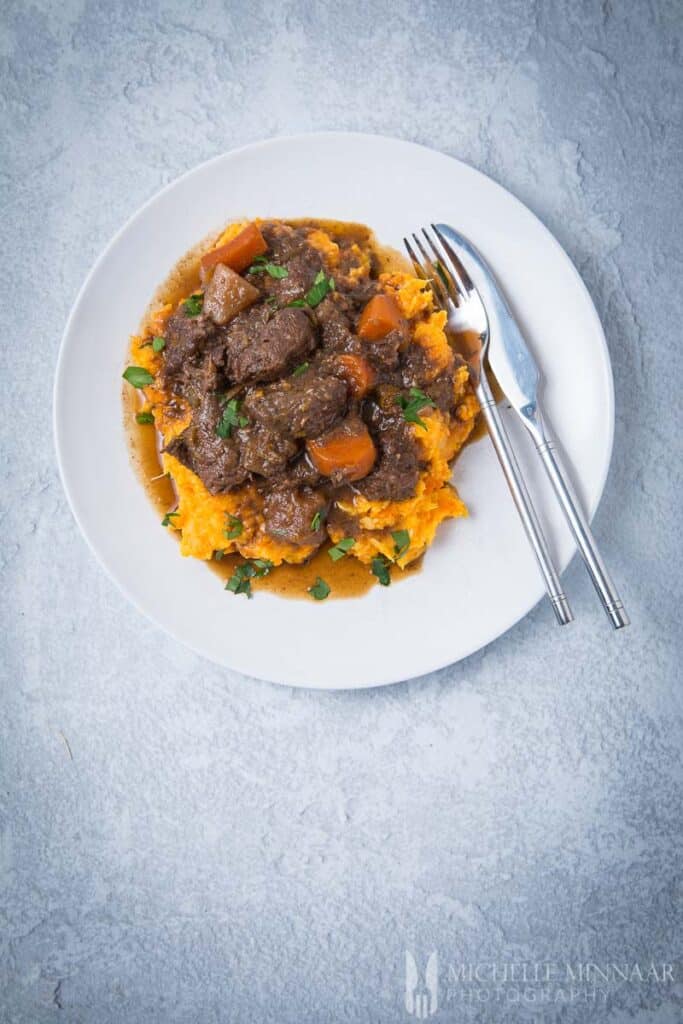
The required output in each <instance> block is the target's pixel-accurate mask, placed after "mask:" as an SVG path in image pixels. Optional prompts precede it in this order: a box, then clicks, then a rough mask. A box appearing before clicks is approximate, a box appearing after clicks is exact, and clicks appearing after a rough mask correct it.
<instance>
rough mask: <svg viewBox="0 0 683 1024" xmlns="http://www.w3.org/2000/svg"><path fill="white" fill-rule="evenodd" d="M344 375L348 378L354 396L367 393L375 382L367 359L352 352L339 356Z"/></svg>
mask: <svg viewBox="0 0 683 1024" xmlns="http://www.w3.org/2000/svg"><path fill="white" fill-rule="evenodd" d="M339 362H340V363H341V366H342V369H343V372H344V376H345V377H346V379H347V380H348V382H349V384H350V386H351V391H352V392H353V394H354V397H356V398H362V397H363V395H367V393H368V391H370V390H371V389H372V388H373V387H374V384H375V371H374V370H373V368H372V367H371V366H370V363H369V362H368V361H367V359H363V357H362V356H354V355H352V354H350V353H349V354H348V355H343V356H339Z"/></svg>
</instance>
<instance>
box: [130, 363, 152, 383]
mask: <svg viewBox="0 0 683 1024" xmlns="http://www.w3.org/2000/svg"><path fill="white" fill-rule="evenodd" d="M123 379H124V380H127V381H128V383H129V384H132V385H133V387H134V388H146V387H147V385H148V384H153V383H154V377H153V376H152V374H151V373H150V372H149V370H145V369H144V367H142V366H129V367H128V369H127V370H124V371H123Z"/></svg>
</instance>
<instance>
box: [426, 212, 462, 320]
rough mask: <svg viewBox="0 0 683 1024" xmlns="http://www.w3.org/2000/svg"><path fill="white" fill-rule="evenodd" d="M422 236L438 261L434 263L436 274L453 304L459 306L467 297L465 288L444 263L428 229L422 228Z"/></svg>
mask: <svg viewBox="0 0 683 1024" xmlns="http://www.w3.org/2000/svg"><path fill="white" fill-rule="evenodd" d="M422 234H423V235H424V236H425V240H426V242H427V245H428V246H429V248H430V249H431V250H432V252H433V253H434V259H435V260H436V263H434V269H435V271H436V273H437V274H438V275H439V277H440V278H441V282H442V284H443V286H444V288H445V289H446V290H447V292H448V294H449V295H450V297H451V299H452V300H453V302H455V303H456V305H458V306H459V305H460V303H461V302H462V300H463V298H464V296H465V295H466V292H465V290H464V288H461V287H460V282H459V281H458V278H457V277H456V276H455V275H454V274H453V273H452V270H451V268H450V267H449V266H448V264H447V263H446V262H444V258H443V255H442V254H441V253H440V252H439V250H438V249H437V247H436V245H435V244H434V242H433V241H432V239H431V237H430V235H429V234H428V232H427V229H426V228H422Z"/></svg>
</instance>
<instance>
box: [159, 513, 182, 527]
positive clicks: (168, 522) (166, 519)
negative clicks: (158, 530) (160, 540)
mask: <svg viewBox="0 0 683 1024" xmlns="http://www.w3.org/2000/svg"><path fill="white" fill-rule="evenodd" d="M179 515H180V512H167V513H166V515H165V516H164V518H163V519H162V520H161V525H162V526H172V525H173V524H172V523H171V520H172V519H175V517H176V516H179Z"/></svg>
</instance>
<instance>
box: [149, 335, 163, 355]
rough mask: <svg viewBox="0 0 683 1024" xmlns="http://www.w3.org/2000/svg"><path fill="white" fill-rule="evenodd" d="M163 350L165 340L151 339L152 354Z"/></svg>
mask: <svg viewBox="0 0 683 1024" xmlns="http://www.w3.org/2000/svg"><path fill="white" fill-rule="evenodd" d="M165 348H166V338H160V337H158V336H157V337H156V338H152V350H153V351H154V352H163V350H164V349H165Z"/></svg>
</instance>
